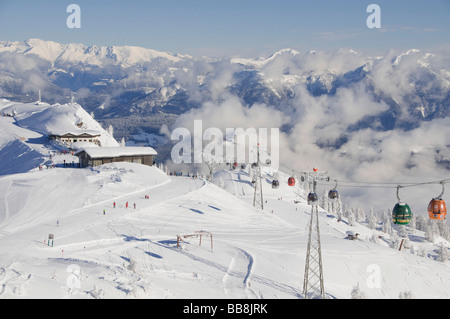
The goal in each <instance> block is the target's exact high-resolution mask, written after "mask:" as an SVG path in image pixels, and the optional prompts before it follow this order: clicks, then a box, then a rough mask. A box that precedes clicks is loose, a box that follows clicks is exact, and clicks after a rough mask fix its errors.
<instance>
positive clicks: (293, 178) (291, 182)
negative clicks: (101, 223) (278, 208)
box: [288, 176, 295, 186]
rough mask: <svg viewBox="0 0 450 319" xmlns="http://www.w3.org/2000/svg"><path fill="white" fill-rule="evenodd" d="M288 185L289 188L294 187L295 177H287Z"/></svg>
mask: <svg viewBox="0 0 450 319" xmlns="http://www.w3.org/2000/svg"><path fill="white" fill-rule="evenodd" d="M288 185H289V186H295V177H293V176H291V177H289V179H288Z"/></svg>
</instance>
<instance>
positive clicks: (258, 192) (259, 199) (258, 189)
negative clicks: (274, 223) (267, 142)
mask: <svg viewBox="0 0 450 319" xmlns="http://www.w3.org/2000/svg"><path fill="white" fill-rule="evenodd" d="M253 174H254V176H256V178H255V193H254V195H253V206H255V207H259V208H261V209H264V201H263V193H262V177H261V165H260V162H259V143H258V155H257V162H256V167H255V170H254V171H253Z"/></svg>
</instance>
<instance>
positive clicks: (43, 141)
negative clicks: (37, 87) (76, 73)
mask: <svg viewBox="0 0 450 319" xmlns="http://www.w3.org/2000/svg"><path fill="white" fill-rule="evenodd" d="M0 113H1V114H2V116H0V133H1V135H0V157H1V158H2V166H1V167H0V175H4V174H13V173H19V172H26V171H28V170H30V169H33V168H37V167H38V166H39V165H43V164H50V163H51V158H50V154H53V155H54V154H55V153H57V151H60V150H63V148H64V147H63V146H62V145H60V147H58V146H57V145H55V144H54V143H53V142H51V141H50V140H49V136H50V135H51V134H65V133H70V132H71V133H77V132H88V131H92V132H96V133H100V137H99V138H98V139H99V141H100V143H101V145H102V146H105V147H112V146H119V144H118V143H117V141H116V140H115V139H114V137H113V136H111V134H110V133H109V132H107V131H105V130H104V129H103V128H102V127H101V126H100V124H99V123H98V122H97V121H95V120H94V119H93V118H92V117H91V115H89V114H88V113H87V112H86V111H85V110H84V109H83V108H82V107H81V106H80V105H79V104H76V103H74V104H64V105H60V104H55V105H50V104H48V103H16V102H11V101H8V100H5V99H4V100H1V101H0Z"/></svg>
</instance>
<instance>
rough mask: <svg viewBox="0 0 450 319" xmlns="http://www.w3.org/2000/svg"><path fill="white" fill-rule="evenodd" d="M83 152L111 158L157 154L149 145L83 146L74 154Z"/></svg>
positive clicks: (91, 156)
mask: <svg viewBox="0 0 450 319" xmlns="http://www.w3.org/2000/svg"><path fill="white" fill-rule="evenodd" d="M82 152H85V153H86V154H87V155H89V157H90V158H111V157H120V156H137V155H157V154H158V153H157V152H156V151H155V150H154V149H153V148H151V147H137V146H133V147H83V148H81V149H79V150H78V151H77V152H76V153H75V155H79V154H81V153H82Z"/></svg>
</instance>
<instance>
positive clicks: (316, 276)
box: [303, 205, 325, 298]
mask: <svg viewBox="0 0 450 319" xmlns="http://www.w3.org/2000/svg"><path fill="white" fill-rule="evenodd" d="M303 294H304V296H305V298H315V297H321V298H325V289H324V284H323V270H322V251H321V247H320V231H319V209H318V205H312V206H311V219H310V222H309V231H308V246H307V250H306V263H305V277H304V281H303Z"/></svg>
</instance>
